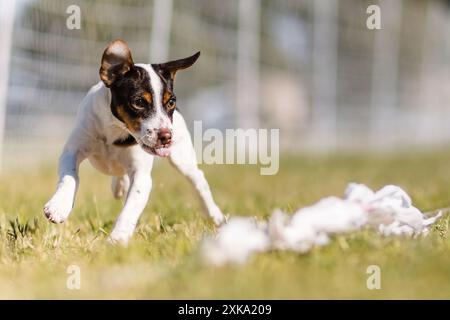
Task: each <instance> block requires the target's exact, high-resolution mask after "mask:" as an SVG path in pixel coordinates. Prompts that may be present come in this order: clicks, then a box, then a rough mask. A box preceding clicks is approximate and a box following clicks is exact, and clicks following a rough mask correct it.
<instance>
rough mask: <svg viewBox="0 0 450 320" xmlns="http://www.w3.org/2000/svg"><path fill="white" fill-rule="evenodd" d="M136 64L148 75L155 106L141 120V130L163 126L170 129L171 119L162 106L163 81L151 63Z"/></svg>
mask: <svg viewBox="0 0 450 320" xmlns="http://www.w3.org/2000/svg"><path fill="white" fill-rule="evenodd" d="M138 66H140V67H142V68H144V69H145V70H146V71H147V72H148V75H149V76H150V86H151V88H152V91H153V106H154V108H155V113H153V114H152V115H150V117H149V118H148V119H146V120H144V121H143V123H142V130H146V129H151V130H158V129H160V128H163V127H164V128H169V129H171V127H172V124H171V121H170V119H169V117H168V115H167V114H166V112H165V111H164V108H163V91H164V83H163V81H162V79H161V78H160V77H159V75H158V74H157V73H156V71H155V70H154V69H153V67H152V66H151V65H148V64H138Z"/></svg>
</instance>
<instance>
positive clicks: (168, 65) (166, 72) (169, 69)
mask: <svg viewBox="0 0 450 320" xmlns="http://www.w3.org/2000/svg"><path fill="white" fill-rule="evenodd" d="M199 56H200V51H199V52H197V53H196V54H194V55H192V56H190V57H187V58H183V59H178V60H173V61H169V62H165V63H159V64H156V65H154V67H155V69H156V70H158V72H159V73H160V74H161V75H162V76H163V78H164V79H166V80H167V81H173V79H174V78H175V74H176V73H177V71H178V70H182V69H186V68H189V67H190V66H192V65H193V64H194V63H195V61H197V59H198V57H199Z"/></svg>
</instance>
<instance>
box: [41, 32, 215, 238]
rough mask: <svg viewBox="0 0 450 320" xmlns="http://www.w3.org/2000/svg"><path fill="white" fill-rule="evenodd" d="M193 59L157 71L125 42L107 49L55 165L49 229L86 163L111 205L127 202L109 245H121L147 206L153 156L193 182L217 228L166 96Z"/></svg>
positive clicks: (185, 134) (70, 199) (183, 130)
mask: <svg viewBox="0 0 450 320" xmlns="http://www.w3.org/2000/svg"><path fill="white" fill-rule="evenodd" d="M199 55H200V52H198V53H196V54H194V55H193V56H191V57H188V58H185V59H180V60H175V61H170V62H166V63H161V64H152V65H149V64H134V62H133V59H132V57H131V52H130V49H129V47H128V45H127V44H126V43H125V42H124V41H122V40H115V41H113V42H111V43H110V44H109V45H108V47H107V48H106V49H105V52H104V53H103V57H102V61H101V67H100V79H101V80H102V81H100V82H99V83H98V84H96V85H95V86H93V87H92V88H91V90H90V91H89V93H88V94H87V96H86V97H85V98H84V100H83V101H82V104H81V107H80V109H79V112H78V115H77V120H76V125H75V128H74V129H73V131H72V133H71V134H70V136H69V139H68V141H67V142H66V144H65V146H64V151H63V153H62V155H61V158H60V162H59V182H58V186H57V190H56V192H55V194H54V195H53V197H52V198H51V199H50V200H49V201H48V202H47V204H46V205H45V206H44V213H45V216H46V217H47V218H48V219H49V220H50V221H51V222H54V223H62V222H64V221H65V220H66V219H67V217H68V216H69V214H70V211H71V210H72V207H73V204H74V200H75V194H76V191H77V188H78V183H79V178H78V168H79V165H80V163H81V162H82V161H83V160H84V159H89V161H90V162H91V164H92V165H93V166H94V167H95V168H97V169H98V170H100V171H101V172H103V173H105V174H108V175H111V176H113V178H112V185H111V186H112V191H113V195H114V196H115V197H116V198H120V197H122V196H125V195H126V201H125V205H124V207H123V209H122V211H121V213H120V215H119V217H118V219H117V221H116V223H115V225H114V228H113V230H112V232H111V234H110V240H111V241H113V242H121V243H127V242H128V240H129V239H130V238H131V236H132V234H133V231H134V229H135V227H136V224H137V222H138V219H139V216H140V215H141V213H142V211H143V210H144V208H145V206H146V204H147V201H148V197H149V194H150V190H151V187H152V179H151V176H150V172H151V169H152V166H153V159H154V156H160V157H170V160H171V162H172V163H173V164H174V166H175V167H176V168H178V169H179V171H181V172H182V173H183V174H184V175H186V176H187V177H188V178H189V179H190V180H191V181H192V183H193V185H194V186H195V188H196V189H197V191H198V193H199V194H200V197H201V199H202V202H203V204H204V207H205V210H206V212H207V213H208V215H209V216H210V217H211V218H212V220H213V221H214V223H216V224H221V223H222V222H223V221H224V216H223V215H222V212H221V211H220V209H219V208H218V207H217V205H216V204H215V203H214V200H213V197H212V195H211V191H210V189H209V186H208V183H207V181H206V179H205V177H204V175H203V172H202V171H201V170H200V169H199V168H198V167H197V161H196V156H195V152H194V148H193V146H192V142H191V137H190V134H189V131H188V130H187V127H186V124H185V122H184V119H183V117H182V116H181V114H180V113H179V112H178V111H177V110H176V98H175V95H174V92H173V82H174V77H175V73H176V72H177V71H178V70H181V69H185V68H188V67H190V66H191V65H193V64H194V62H195V61H196V60H197V59H198V57H199Z"/></svg>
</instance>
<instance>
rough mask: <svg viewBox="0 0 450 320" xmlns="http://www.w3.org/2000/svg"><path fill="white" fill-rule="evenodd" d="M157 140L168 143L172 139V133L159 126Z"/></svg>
mask: <svg viewBox="0 0 450 320" xmlns="http://www.w3.org/2000/svg"><path fill="white" fill-rule="evenodd" d="M158 140H160V141H161V144H168V143H170V141H171V140H172V133H171V132H170V130H169V129H167V128H161V129H159V131H158Z"/></svg>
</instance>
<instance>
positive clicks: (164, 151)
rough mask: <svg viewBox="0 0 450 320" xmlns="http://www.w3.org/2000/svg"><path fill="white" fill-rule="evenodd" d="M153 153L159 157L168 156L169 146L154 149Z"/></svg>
mask: <svg viewBox="0 0 450 320" xmlns="http://www.w3.org/2000/svg"><path fill="white" fill-rule="evenodd" d="M155 153H156V154H157V155H158V156H160V157H168V156H169V154H170V150H169V148H157V149H155Z"/></svg>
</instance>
